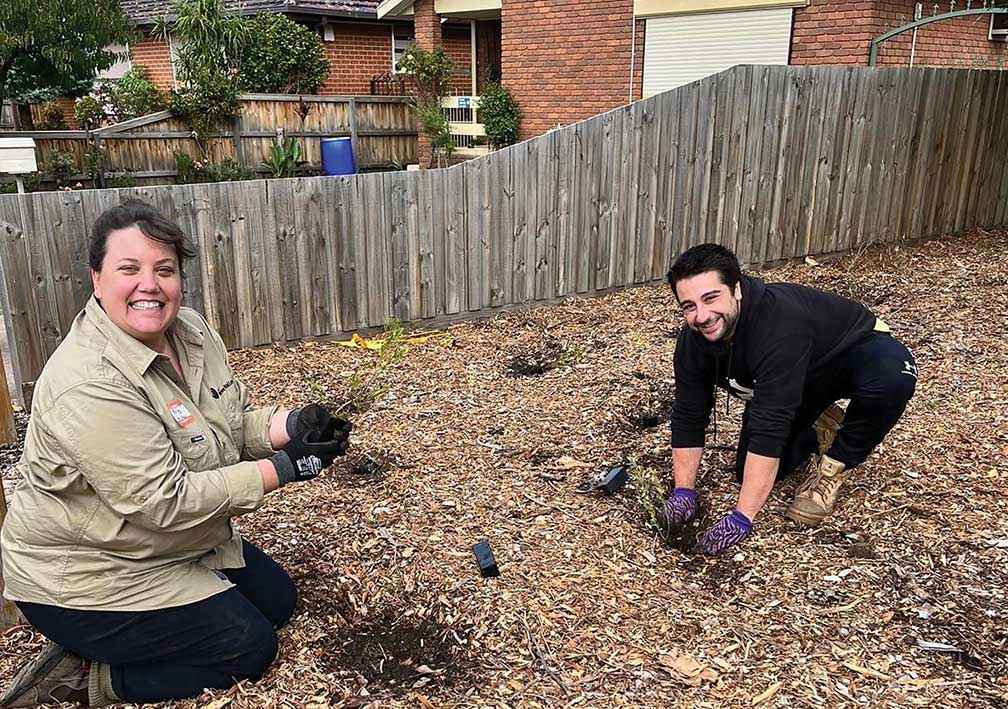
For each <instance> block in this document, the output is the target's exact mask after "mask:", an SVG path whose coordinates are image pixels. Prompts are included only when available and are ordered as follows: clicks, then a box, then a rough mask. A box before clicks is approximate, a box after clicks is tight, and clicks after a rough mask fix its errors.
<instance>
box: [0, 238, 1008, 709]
mask: <svg viewBox="0 0 1008 709" xmlns="http://www.w3.org/2000/svg"><path fill="white" fill-rule="evenodd" d="M763 275H764V276H765V277H766V278H767V279H768V280H788V281H796V282H801V283H807V284H810V285H814V286H817V287H821V288H825V289H828V290H831V291H834V292H837V293H840V294H842V295H846V296H850V297H853V298H856V299H858V300H861V301H862V302H864V303H865V304H866V305H868V306H869V307H870V308H872V309H873V310H874V311H875V312H876V313H878V314H879V315H880V316H881V317H883V318H884V319H885V320H886V321H887V322H888V323H889V324H890V326H891V327H892V329H893V331H894V334H895V335H896V336H897V337H899V338H900V339H901V340H902V341H903V342H905V343H906V344H907V345H908V346H909V347H910V349H911V350H912V351H913V352H914V354H915V356H916V358H917V361H918V365H919V373H920V377H919V381H918V385H917V393H916V396H915V397H914V399H913V400H912V401H911V403H910V406H909V408H908V410H907V412H906V414H905V415H904V417H903V419H902V420H901V421H900V423H899V424H898V425H897V427H896V429H895V430H894V431H893V432H892V433H891V434H890V435H889V436H888V437H887V438H886V440H885V441H884V442H883V444H882V446H881V447H880V448H879V449H878V451H877V452H876V453H875V454H874V455H873V456H872V457H871V458H870V459H869V461H868V462H867V463H866V464H865V465H864V466H862V467H861V468H859V469H858V471H857V473H856V475H855V478H854V480H853V483H852V484H850V485H849V486H848V487H847V488H846V493H845V495H844V497H843V499H842V502H841V504H840V507H839V509H838V511H837V513H836V514H835V515H834V516H833V517H832V518H830V519H829V520H828V521H827V522H826V523H825V524H824V525H823V526H822V527H820V528H818V529H816V530H808V529H803V528H798V527H797V526H796V525H794V524H793V523H791V522H789V521H788V520H786V519H785V518H784V516H783V511H784V508H785V506H786V504H787V502H788V500H789V497H790V494H791V493H792V492H793V490H794V486H795V481H782V482H781V483H780V484H779V485H778V487H777V489H775V491H774V493H773V495H772V497H771V499H770V502H769V503H768V506H767V508H766V509H765V511H764V514H763V515H762V516H761V517H760V518H759V519H758V521H757V524H756V531H755V534H754V535H753V536H752V537H750V539H749V540H747V541H746V542H745V543H743V545H742V546H741V547H740V549H739V552H738V553H737V554H735V555H733V556H729V557H726V558H719V559H716V560H703V559H698V558H690V557H688V556H686V555H683V554H682V553H680V552H679V551H677V550H675V549H671V548H669V547H667V546H666V545H665V544H664V543H663V542H662V541H661V540H660V539H659V538H658V537H657V536H656V535H655V533H654V532H653V531H651V530H650V529H648V528H647V526H646V525H645V524H644V523H643V521H642V517H641V514H640V511H639V507H638V504H637V502H636V499H637V494H638V491H637V490H635V484H633V483H632V484H631V485H629V486H628V487H626V488H624V489H623V491H621V492H620V493H618V494H616V495H613V496H605V495H603V494H601V493H599V492H594V493H590V494H577V493H576V492H575V488H576V487H577V485H578V484H580V483H581V482H582V480H583V479H584V478H585V477H586V476H588V475H589V474H591V473H592V472H595V471H596V470H599V469H603V468H607V467H610V466H612V465H615V464H617V463H621V462H626V463H630V464H631V465H633V466H635V467H636V468H637V469H646V470H649V471H651V472H652V473H653V474H654V475H656V476H658V478H659V479H660V480H662V481H664V482H665V483H666V484H667V483H669V482H671V451H670V449H669V435H668V428H667V421H668V415H669V409H668V406H669V403H670V400H671V396H672V391H673V387H674V382H673V378H672V356H673V352H674V347H675V337H676V334H677V333H678V330H679V327H680V318H679V317H678V315H677V311H676V308H675V303H674V299H673V298H672V296H671V293H670V291H669V290H668V288H667V287H665V286H655V287H642V288H636V289H631V290H627V291H623V292H619V293H612V294H609V295H607V296H605V297H601V298H598V299H591V300H584V299H578V300H573V301H569V302H566V303H565V304H562V305H559V306H555V307H546V308H538V309H534V310H528V311H522V312H510V313H502V314H500V315H498V316H496V317H494V318H492V319H490V320H485V321H481V322H475V323H469V324H462V325H457V326H453V327H451V328H449V329H447V330H445V331H443V336H440V337H436V338H432V339H430V340H428V341H427V342H424V343H422V344H417V345H414V346H411V347H410V349H409V351H408V353H407V355H406V356H405V358H403V359H402V360H401V361H400V362H398V363H397V364H395V365H394V366H393V367H392V368H391V369H390V370H389V373H388V374H387V376H386V377H385V380H386V382H385V383H387V384H388V385H389V389H388V393H387V394H386V395H384V396H383V397H382V398H381V399H380V400H379V401H378V402H377V403H375V405H374V406H372V407H371V408H370V409H369V410H367V411H365V412H364V413H360V414H357V415H356V416H355V417H354V419H355V426H356V427H355V430H354V440H353V454H352V455H351V456H348V458H347V459H346V460H344V461H342V462H340V463H338V464H337V465H336V466H335V467H334V468H333V470H331V471H330V472H329V473H328V474H327V475H325V476H324V477H322V478H319V479H318V480H315V481H313V482H310V483H304V484H299V485H290V486H288V487H286V488H284V489H283V490H281V491H279V492H277V493H275V494H272V495H270V496H268V498H267V501H266V503H265V504H264V506H263V508H262V509H261V510H259V511H258V512H256V513H254V514H252V515H249V516H247V517H245V518H243V519H241V520H240V522H239V524H240V527H241V530H242V533H243V534H244V535H246V536H247V537H248V538H249V539H250V540H251V541H253V542H254V543H256V544H258V545H260V546H261V547H263V548H264V549H265V550H266V551H267V552H268V553H270V554H271V555H272V556H273V557H274V558H275V559H277V560H278V561H279V562H280V563H281V564H282V565H283V566H284V567H285V568H286V569H288V571H289V572H290V573H291V575H292V576H293V578H294V579H295V581H296V583H297V585H298V587H299V589H300V593H301V597H300V602H299V606H298V610H297V612H296V615H295V617H294V619H293V620H292V622H291V623H290V625H289V626H288V627H286V628H284V629H283V630H281V631H280V648H281V649H280V655H279V657H278V659H277V661H276V662H275V663H274V665H273V666H272V668H271V669H270V670H269V672H268V673H267V675H266V676H265V677H264V678H262V679H261V680H260V681H258V682H255V683H252V682H243V683H241V684H240V685H238V686H237V687H235V688H233V689H231V690H229V691H227V692H212V693H210V692H208V693H206V694H204V695H203V696H202V697H200V698H199V699H198V700H194V701H189V702H174V703H168V704H164V705H163V706H171V707H196V706H208V707H213V708H214V709H221V708H222V707H233V708H235V709H238V708H240V707H264V706H277V707H281V706H285V707H323V706H364V705H374V706H382V707H417V706H419V707H432V706H438V707H442V706H445V707H462V706H466V707H469V706H473V707H474V706H500V707H511V706H527V707H555V706H605V707H611V706H628V707H630V706H632V707H640V706H654V707H671V706H676V707H725V706H752V705H759V706H764V707H794V706H824V705H828V706H854V705H858V706H873V707H874V706H899V707H906V706H947V707H966V706H970V707H973V706H993V707H1008V679H1006V677H1008V602H1006V598H1005V594H1006V591H1008V548H1006V547H1008V541H1005V540H1006V538H1008V376H1006V374H1005V372H1006V371H1008V333H1006V325H1008V320H1006V312H1008V232H1006V231H992V232H986V231H976V232H973V233H971V234H968V235H964V236H953V237H948V238H945V239H935V240H928V241H924V242H916V243H904V244H901V245H898V246H896V245H889V246H883V247H872V248H868V249H863V250H861V251H859V252H857V253H854V254H848V255H845V256H843V257H842V258H839V259H837V260H833V261H829V262H826V261H824V262H823V263H814V262H813V263H808V262H807V263H804V264H788V265H786V266H783V267H780V268H776V269H773V270H769V271H767V272H766V273H764V274H763ZM374 359H375V354H374V353H373V352H369V351H367V350H364V349H354V348H348V347H342V346H339V345H336V344H334V343H331V342H328V343H326V342H304V343H300V344H298V345H296V346H293V347H290V348H281V347H273V348H263V349H256V350H245V351H240V352H235V353H234V354H233V366H234V369H235V371H236V372H238V374H239V376H240V377H241V378H242V379H243V381H245V382H246V383H247V385H248V387H249V389H250V391H251V392H252V393H253V395H254V398H255V400H256V401H257V402H258V403H263V404H265V403H268V402H271V401H274V400H279V401H281V402H284V403H286V404H289V405H295V404H303V403H306V402H308V401H311V400H313V399H317V398H319V397H320V396H322V397H327V398H338V396H339V394H340V392H342V391H344V390H345V382H346V381H347V379H348V377H350V376H351V375H352V373H353V372H355V371H357V372H360V371H367V370H368V368H369V367H372V366H373V363H374ZM718 411H719V413H718V431H717V435H716V438H715V437H714V436H713V434H712V435H710V436H709V437H708V443H710V444H714V445H712V446H711V447H710V450H708V451H707V453H706V454H705V461H704V467H703V472H702V484H703V491H702V495H703V496H704V498H705V500H706V502H707V504H708V506H709V508H710V514H711V515H712V516H714V517H715V518H716V517H717V516H720V515H721V514H724V513H726V512H727V511H729V510H730V508H731V506H732V505H733V503H734V501H735V497H736V495H737V491H738V487H737V484H736V483H735V482H734V476H733V474H732V473H731V472H730V467H731V466H732V462H733V457H734V450H733V448H734V437H735V433H736V432H737V430H738V424H739V417H740V415H741V412H742V406H741V405H740V404H739V403H737V402H732V403H731V404H730V405H729V407H728V409H727V412H726V403H725V400H724V397H723V395H722V396H720V397H719V400H718ZM639 485H641V483H637V486H639ZM484 539H485V540H488V541H489V542H490V544H491V546H492V548H493V552H494V554H495V557H496V561H497V564H498V566H499V568H500V574H501V575H500V576H499V577H497V578H490V579H482V578H480V576H479V574H478V571H477V568H476V564H475V561H474V558H473V556H472V551H471V548H472V545H473V544H475V543H476V542H478V541H481V540H484ZM41 642H42V640H41V638H40V637H39V636H38V635H37V634H35V633H33V632H32V631H31V630H30V629H29V628H27V627H24V626H21V627H17V628H13V629H11V630H9V631H7V633H6V634H5V635H3V637H2V639H0V652H2V655H0V680H3V681H6V680H7V679H8V678H9V676H10V675H11V674H12V673H13V672H14V671H15V670H16V668H17V667H18V666H19V665H20V664H21V663H22V662H23V661H25V660H26V659H27V658H28V657H30V656H31V655H32V654H33V653H34V652H35V651H36V650H37V649H38V647H39V646H40V644H41Z"/></svg>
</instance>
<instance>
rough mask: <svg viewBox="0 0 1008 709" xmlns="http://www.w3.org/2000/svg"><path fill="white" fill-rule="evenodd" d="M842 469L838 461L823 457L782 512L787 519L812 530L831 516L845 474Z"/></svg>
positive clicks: (845, 477) (846, 473)
mask: <svg viewBox="0 0 1008 709" xmlns="http://www.w3.org/2000/svg"><path fill="white" fill-rule="evenodd" d="M844 468H845V466H844V464H843V463H841V462H840V461H839V460H833V459H832V458H830V457H829V456H828V455H824V456H822V457H821V458H820V459H819V463H818V465H816V466H815V467H814V468H813V469H812V470H811V471H809V474H808V477H807V478H805V482H803V483H802V484H801V485H800V486H799V487H798V489H797V490H796V491H795V496H794V500H792V501H791V505H790V506H789V507H788V509H787V512H786V513H785V514H786V515H787V516H788V518H789V519H793V520H794V521H795V522H800V523H801V524H807V525H808V526H810V527H815V526H817V525H819V524H820V523H821V522H822V521H823V520H824V519H826V518H827V517H829V516H830V515H831V514H833V508H834V507H835V506H836V501H837V497H838V496H839V493H840V486H841V485H843V483H844V481H845V480H846V479H847V475H848V472H847V471H846V470H844Z"/></svg>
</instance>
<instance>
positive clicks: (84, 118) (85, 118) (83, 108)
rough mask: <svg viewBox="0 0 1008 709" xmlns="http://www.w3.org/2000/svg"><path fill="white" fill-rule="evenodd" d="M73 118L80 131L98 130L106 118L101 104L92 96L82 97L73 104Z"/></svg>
mask: <svg viewBox="0 0 1008 709" xmlns="http://www.w3.org/2000/svg"><path fill="white" fill-rule="evenodd" d="M74 118H75V119H77V125H78V126H79V127H80V129H81V130H94V129H95V128H100V127H101V125H102V123H104V122H105V119H106V118H107V116H106V114H105V109H104V107H102V105H101V102H100V101H99V100H98V99H96V98H95V97H94V96H83V97H81V98H79V99H77V102H76V103H75V104H74Z"/></svg>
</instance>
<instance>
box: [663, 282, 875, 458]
mask: <svg viewBox="0 0 1008 709" xmlns="http://www.w3.org/2000/svg"><path fill="white" fill-rule="evenodd" d="M740 306H741V314H740V315H739V320H738V323H737V325H736V328H735V332H734V334H733V335H732V337H731V340H730V341H729V342H716V343H712V342H708V341H707V340H706V339H705V338H704V337H703V336H702V335H700V334H699V333H697V332H694V331H693V330H691V329H689V328H688V327H684V328H683V329H682V332H680V333H679V339H678V342H677V345H676V352H675V380H676V400H675V407H674V409H673V413H672V445H673V447H675V448H699V447H702V446H703V444H704V432H705V431H706V429H707V423H708V421H709V420H710V412H711V408H712V407H713V405H714V386H715V384H716V385H717V386H718V387H721V388H722V389H728V390H729V392H730V393H732V394H734V395H735V396H738V397H739V398H744V399H750V398H751V401H750V411H749V452H750V453H756V454H759V455H764V456H768V457H771V458H779V457H780V453H781V449H782V448H783V446H784V441H785V440H786V439H787V435H788V431H789V430H790V427H791V421H792V419H794V415H795V412H796V410H797V409H798V406H799V405H800V404H801V401H802V392H803V390H804V388H805V382H806V381H807V380H809V379H813V378H816V377H819V376H822V375H825V374H827V371H826V369H827V367H828V365H829V363H830V361H832V360H833V359H834V358H835V357H836V356H837V355H838V354H839V353H841V352H843V351H844V350H846V349H847V348H849V347H851V346H853V345H855V344H857V343H858V342H860V341H861V340H863V339H864V338H865V337H868V336H869V335H870V334H871V332H872V330H873V329H874V327H875V322H876V318H875V315H873V314H872V313H871V312H870V311H869V310H868V309H867V308H865V307H864V306H863V305H861V304H860V303H857V302H855V301H853V300H849V299H847V298H842V297H840V296H837V295H833V294H831V293H825V292H823V291H820V290H816V289H814V288H809V287H806V286H800V285H796V284H792V283H770V284H767V283H764V282H763V280H762V279H760V278H753V277H748V276H743V277H742V300H741V303H740Z"/></svg>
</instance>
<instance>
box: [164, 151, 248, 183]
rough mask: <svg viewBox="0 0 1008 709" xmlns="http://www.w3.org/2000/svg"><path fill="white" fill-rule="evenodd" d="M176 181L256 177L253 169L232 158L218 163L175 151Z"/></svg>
mask: <svg viewBox="0 0 1008 709" xmlns="http://www.w3.org/2000/svg"><path fill="white" fill-rule="evenodd" d="M175 170H176V171H177V173H178V174H177V175H176V177H175V182H177V183H178V184H180V185H185V184H190V183H195V182H236V181H238V180H251V179H253V178H254V177H255V175H254V174H253V173H252V171H251V170H249V169H248V168H246V167H244V166H243V165H241V164H240V163H238V162H236V161H234V160H233V159H231V158H225V159H224V160H221V161H220V162H218V163H213V162H209V161H205V160H197V159H195V158H193V157H192V156H191V155H189V154H188V153H182V152H177V153H175Z"/></svg>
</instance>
